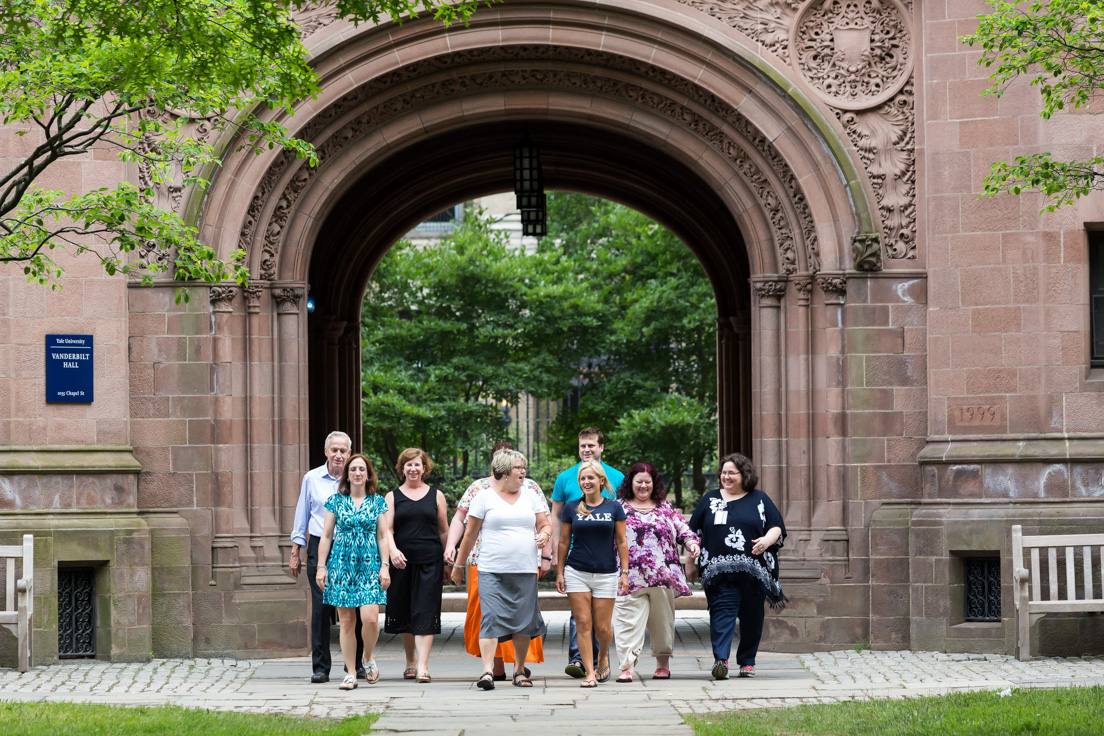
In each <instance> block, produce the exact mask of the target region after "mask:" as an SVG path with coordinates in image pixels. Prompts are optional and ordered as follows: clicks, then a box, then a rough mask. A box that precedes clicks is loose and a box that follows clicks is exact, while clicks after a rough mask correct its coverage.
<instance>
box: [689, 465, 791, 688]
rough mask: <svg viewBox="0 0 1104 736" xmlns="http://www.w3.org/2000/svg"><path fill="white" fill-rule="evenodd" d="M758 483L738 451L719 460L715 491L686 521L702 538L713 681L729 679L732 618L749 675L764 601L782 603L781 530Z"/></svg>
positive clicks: (774, 604) (742, 668) (776, 605)
mask: <svg viewBox="0 0 1104 736" xmlns="http://www.w3.org/2000/svg"><path fill="white" fill-rule="evenodd" d="M758 482H759V477H758V476H757V475H756V473H755V467H754V466H753V465H752V464H751V460H749V459H748V458H747V457H745V456H743V455H741V454H739V453H733V454H731V455H726V456H724V457H723V458H721V472H720V488H718V489H716V490H713V491H710V492H708V493H706V494H705V495H704V496H702V497H701V500H700V501H698V506H697V508H696V509H694V514H693V516H691V517H690V529H691V530H692V531H694V532H695V533H696V534H698V536H699V537H701V556H700V557H699V559H698V567H699V568H700V575H701V581H702V587H704V588H705V597H706V602H707V603H708V605H709V639H710V643H711V644H712V646H713V670H712V674H713V677H714V679H717V680H723V679H725V678H727V677H728V659H729V654H730V653H731V650H732V637H733V636H734V635H735V633H736V620H737V619H739V621H740V643H739V645H738V646H737V647H736V664H737V665H739V667H740V673H739V674H740V677H754V676H755V655H756V653H757V652H758V651H759V640H760V639H761V638H762V637H763V618H764V611H763V604H764V601H766V602H769V603H770V606H771V608H782V607H783V606H784V605H785V603H786V596H784V595H783V594H782V586H781V585H780V584H779V582H778V550H780V549H781V548H782V540H783V538H784V537H785V536H786V527H785V525H784V524H783V523H782V515H781V514H780V513H779V512H778V508H777V507H776V506H775V505H774V502H773V501H771V499H770V496H768V495H767V494H766V493H763V491H760V490H758V489H757V488H756V487H755V485H756V483H758ZM691 575H693V570H691Z"/></svg>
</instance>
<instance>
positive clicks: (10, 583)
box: [0, 534, 34, 612]
mask: <svg viewBox="0 0 1104 736" xmlns="http://www.w3.org/2000/svg"><path fill="white" fill-rule="evenodd" d="M33 550H34V546H33V542H32V541H31V535H30V534H26V535H24V537H23V544H0V559H2V560H4V607H3V608H2V609H0V610H2V611H4V612H12V611H15V610H16V606H17V605H18V594H17V587H16V584H17V583H18V582H19V581H20V580H22V579H24V578H28V579H31V578H32V577H33V574H34V551H33ZM17 561H18V563H19V572H18V574H16V562H17ZM28 604H29V602H28Z"/></svg>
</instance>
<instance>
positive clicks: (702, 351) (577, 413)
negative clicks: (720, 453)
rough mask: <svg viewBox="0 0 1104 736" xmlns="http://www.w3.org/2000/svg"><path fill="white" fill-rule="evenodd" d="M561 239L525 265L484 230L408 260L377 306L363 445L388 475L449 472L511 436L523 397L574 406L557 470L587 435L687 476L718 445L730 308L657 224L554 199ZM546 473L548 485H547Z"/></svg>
mask: <svg viewBox="0 0 1104 736" xmlns="http://www.w3.org/2000/svg"><path fill="white" fill-rule="evenodd" d="M548 213H549V224H550V225H551V226H552V228H553V231H552V232H551V233H550V237H546V238H545V239H543V240H542V241H541V243H540V245H539V246H538V247H537V249H536V251H535V252H532V253H526V252H524V251H521V250H518V249H516V248H511V247H509V246H508V245H507V243H506V239H505V235H504V234H502V233H500V232H496V231H494V230H493V229H492V228H491V227H490V225H489V223H488V222H487V221H486V220H485V219H483V218H481V217H478V216H471V215H469V217H468V218H467V219H466V220H465V222H464V223H463V225H462V226H461V227H460V228H459V229H458V230H457V231H456V233H454V234H453V236H452V237H451V238H449V239H447V240H445V241H443V242H442V243H441V244H439V245H436V246H433V247H422V248H419V247H415V246H412V245H410V244H408V243H401V244H399V245H398V246H396V247H395V248H394V249H393V250H392V251H391V252H390V253H389V254H388V256H387V257H386V258H385V259H384V261H383V262H382V263H381V264H380V266H379V268H378V269H377V270H376V273H375V275H374V276H373V278H372V282H371V284H370V286H369V289H368V293H367V294H366V297H365V303H364V307H363V316H364V321H363V325H364V330H363V346H364V363H363V376H364V419H365V431H364V437H365V444H366V446H367V447H370V448H371V450H370V451H371V452H373V453H374V454H375V455H376V456H377V457H382V458H384V462H383V463H382V464H383V465H384V466H389V465H393V464H394V458H395V457H396V456H397V454H398V452H399V451H400V450H401V449H402V448H403V447H406V446H408V445H419V446H421V447H424V448H425V449H426V450H427V451H428V452H429V453H430V455H431V456H433V457H435V458H439V459H445V458H448V457H458V456H462V457H463V459H464V464H463V469H462V471H461V472H460V475H461V476H466V475H467V474H468V470H469V468H468V465H467V460H468V458H469V457H470V453H471V452H472V451H474V452H478V453H480V454H481V453H482V452H483V451H484V450H485V449H486V448H487V447H488V445H489V444H490V443H492V442H493V441H494V440H496V439H503V438H504V435H505V434H506V429H507V427H506V424H505V416H504V414H503V412H502V411H501V409H500V408H499V407H501V406H504V405H507V404H512V403H514V402H515V401H516V400H517V398H518V396H519V395H520V394H521V393H525V394H529V395H530V396H534V397H536V398H539V399H549V400H553V401H560V400H564V399H567V400H566V401H564V402H563V409H562V410H561V413H560V414H559V416H558V418H557V419H556V420H555V422H554V423H553V425H552V427H550V430H549V436H550V446H549V447H548V448H547V449H546V452H545V453H544V454H545V455H548V456H551V457H555V458H558V459H559V460H560V461H561V462H559V464H558V466H557V467H556V468H553V469H550V468H543V467H542V468H536V467H534V468H533V470H534V472H537V471H538V470H540V471H541V472H542V473H544V474H545V475H548V477H549V478H552V477H554V475H555V472H558V470H562V469H563V468H564V467H567V466H568V465H570V464H572V463H573V462H574V460H572V459H571V458H576V457H577V455H576V450H577V435H578V431H579V429H580V428H582V427H584V426H589V425H597V426H599V427H601V428H602V430H603V432H604V433H605V434H606V437H607V445H606V454H605V455H604V456H603V457H604V459H606V460H607V461H609V462H611V463H612V464H614V465H616V466H626V467H627V465H629V464H631V463H634V462H638V461H641V460H644V461H648V462H651V463H652V464H654V465H656V466H657V467H658V468H659V469H660V470H661V471H662V472H663V473H664V475H665V476H666V477H668V478H670V479H671V481H672V485H673V487H674V491H675V495H676V501H677V502H679V503H681V502H682V497H681V494H682V486H681V478H682V474H683V472H684V470H685V469H686V468H688V467H691V468H693V469H694V471H695V486H696V487H697V488H698V490H703V488H704V478H703V476H702V473H701V469H702V466H703V464H704V463H705V462H707V461H708V460H709V459H711V458H712V456H713V454H714V452H715V447H714V446H715V444H716V431H717V430H716V419H715V406H716V369H715V367H714V363H715V358H716V337H715V335H716V332H715V329H716V328H715V313H716V308H715V305H714V301H713V294H712V291H711V289H710V286H709V282H708V280H707V279H706V277H705V274H704V273H703V271H702V268H701V266H700V264H698V262H697V261H696V259H695V258H694V256H693V254H692V253H690V251H689V250H688V249H687V248H686V246H685V245H683V244H682V243H681V242H680V241H678V240H677V239H676V238H675V237H674V236H673V235H672V234H671V233H670V232H669V231H667V230H666V229H664V228H663V227H661V226H659V225H658V224H656V223H655V222H653V221H652V220H650V219H649V218H647V217H645V216H644V215H642V214H640V213H638V212H634V211H633V210H630V209H628V208H626V207H623V206H621V205H618V204H615V203H612V202H607V201H603V200H599V199H595V198H593V197H585V196H582V195H576V194H564V193H557V192H553V193H550V194H549V197H548ZM545 471H548V472H545Z"/></svg>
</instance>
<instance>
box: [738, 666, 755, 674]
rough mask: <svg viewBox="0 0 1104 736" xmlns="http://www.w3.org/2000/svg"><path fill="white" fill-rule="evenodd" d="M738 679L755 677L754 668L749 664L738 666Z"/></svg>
mask: <svg viewBox="0 0 1104 736" xmlns="http://www.w3.org/2000/svg"><path fill="white" fill-rule="evenodd" d="M740 677H755V666H754V665H750V664H742V665H740Z"/></svg>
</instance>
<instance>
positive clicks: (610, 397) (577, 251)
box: [542, 192, 717, 504]
mask: <svg viewBox="0 0 1104 736" xmlns="http://www.w3.org/2000/svg"><path fill="white" fill-rule="evenodd" d="M548 221H549V227H550V236H551V237H549V238H546V239H545V241H544V242H545V243H548V242H555V243H557V245H556V247H557V248H560V249H562V250H563V251H564V253H565V255H566V256H567V257H568V258H570V259H571V260H572V262H573V263H574V264H575V268H576V269H577V270H578V272H579V274H580V276H585V277H586V283H588V284H590V285H591V287H592V289H594V291H595V293H596V294H597V298H598V301H599V303H600V304H601V305H602V307H603V309H602V312H601V315H600V316H601V329H600V330H599V331H598V332H596V333H595V339H594V340H593V341H592V344H593V349H592V351H591V352H590V353H589V355H588V358H589V362H588V364H587V370H586V371H585V373H584V374H583V375H582V376H581V379H582V380H581V381H580V385H579V394H580V396H579V401H578V408H577V410H575V411H573V412H565V413H563V414H561V415H560V417H558V418H557V420H556V426H555V429H556V430H558V431H556V432H555V436H556V438H557V439H556V449H558V450H559V451H560V452H567V451H569V450H571V449H572V448H573V447H574V443H575V438H576V434H577V432H578V430H579V428H581V427H583V426H587V425H596V426H599V427H601V428H602V431H603V432H604V433H605V434H606V435H607V437H608V438H609V439H608V443H607V453H606V454H605V455H603V457H608V458H609V461H610V462H613V463H615V464H620V465H628V464H630V463H634V462H639V461H646V462H651V463H652V464H653V465H655V466H656V467H657V468H659V469H660V471H661V472H662V473H663V474H664V475H665V476H666V477H667V478H668V479H669V483H670V486H671V488H672V490H673V491H674V494H675V502H676V504H682V502H683V498H682V475H683V472H684V471H685V469H686V468H687V467H690V468H691V469H692V474H693V479H694V487H695V489H696V490H697V491H698V492H701V491H704V490H705V479H704V476H703V466H704V464H705V463H706V462H707V461H708V460H709V459H710V458H711V457H712V456H713V455H714V454H715V452H716V448H715V445H716V435H717V424H716V403H717V399H716V304H715V301H714V297H713V291H712V288H711V287H710V285H709V280H708V279H707V278H706V275H705V272H704V271H703V270H702V267H701V264H700V263H699V262H698V261H697V259H696V258H695V257H694V255H693V253H691V252H690V250H689V249H688V248H687V247H686V245H685V244H683V243H682V242H681V241H679V240H678V239H677V238H676V237H675V236H674V235H673V234H672V233H671V232H670V231H669V230H667V229H666V228H664V227H662V226H661V225H659V224H658V223H656V222H655V221H653V220H651V219H650V218H648V217H646V216H645V215H643V214H641V213H639V212H636V211H634V210H631V209H629V208H627V207H624V206H622V205H619V204H616V203H614V202H609V201H606V200H600V199H597V198H594V197H587V196H583V195H578V194H567V193H558V192H557V193H552V194H550V195H549V197H548ZM542 247H544V244H543V243H542Z"/></svg>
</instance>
